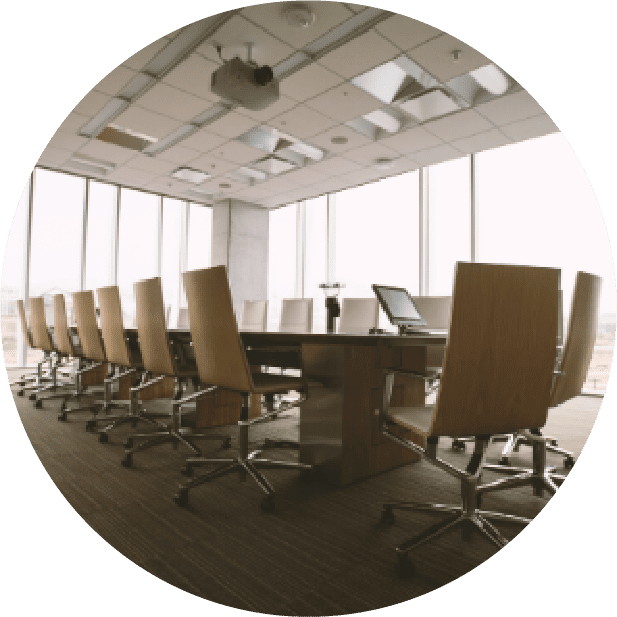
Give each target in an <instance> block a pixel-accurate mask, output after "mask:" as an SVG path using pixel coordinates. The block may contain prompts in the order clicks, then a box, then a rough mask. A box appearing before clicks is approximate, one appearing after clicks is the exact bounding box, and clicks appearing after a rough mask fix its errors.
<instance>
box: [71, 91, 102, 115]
mask: <svg viewBox="0 0 617 617" xmlns="http://www.w3.org/2000/svg"><path fill="white" fill-rule="evenodd" d="M110 100H111V96H109V95H107V94H103V93H102V92H96V91H95V90H91V91H90V92H88V94H86V96H84V98H83V99H81V101H79V103H77V105H75V108H74V109H73V112H75V113H78V114H83V115H86V116H88V119H90V118H92V116H94V115H96V114H97V113H98V112H99V111H101V109H103V107H104V106H105V104H106V103H108V102H109V101H110Z"/></svg>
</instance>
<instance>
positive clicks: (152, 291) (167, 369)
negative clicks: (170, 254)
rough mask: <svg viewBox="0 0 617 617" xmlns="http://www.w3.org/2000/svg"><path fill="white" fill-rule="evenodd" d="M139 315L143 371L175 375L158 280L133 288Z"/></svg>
mask: <svg viewBox="0 0 617 617" xmlns="http://www.w3.org/2000/svg"><path fill="white" fill-rule="evenodd" d="M134 290H135V306H136V313H137V335H138V337H139V349H140V350H141V359H142V361H143V365H144V368H145V369H146V370H147V371H150V372H152V373H156V374H158V375H172V376H173V375H175V374H176V371H175V367H174V361H173V357H172V355H171V351H170V349H169V339H168V338H167V328H166V327H165V305H164V303H163V290H162V288H161V279H160V278H159V277H156V278H151V279H147V280H145V281H139V282H137V283H135V285H134Z"/></svg>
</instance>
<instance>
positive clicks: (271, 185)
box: [265, 174, 298, 195]
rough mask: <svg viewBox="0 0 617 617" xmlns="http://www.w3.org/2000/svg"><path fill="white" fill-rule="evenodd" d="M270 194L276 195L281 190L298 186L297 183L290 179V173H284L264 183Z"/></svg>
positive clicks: (289, 189) (288, 189)
mask: <svg viewBox="0 0 617 617" xmlns="http://www.w3.org/2000/svg"><path fill="white" fill-rule="evenodd" d="M265 185H266V187H267V188H268V190H269V191H270V194H271V195H277V194H278V193H282V192H283V191H291V190H294V189H297V188H298V185H297V184H296V183H295V182H293V181H292V178H291V175H290V174H285V176H284V177H280V178H272V179H271V180H268V181H267V182H266V183H265Z"/></svg>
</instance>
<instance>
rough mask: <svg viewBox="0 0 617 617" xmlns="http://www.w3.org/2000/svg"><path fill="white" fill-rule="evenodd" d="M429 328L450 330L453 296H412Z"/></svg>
mask: <svg viewBox="0 0 617 617" xmlns="http://www.w3.org/2000/svg"><path fill="white" fill-rule="evenodd" d="M411 299H412V300H413V303H414V304H415V305H416V308H417V309H418V312H419V313H420V315H422V317H423V318H424V321H426V327H427V328H428V329H429V330H449V329H450V310H451V308H452V296H412V298H411Z"/></svg>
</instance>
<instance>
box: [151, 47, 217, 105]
mask: <svg viewBox="0 0 617 617" xmlns="http://www.w3.org/2000/svg"><path fill="white" fill-rule="evenodd" d="M217 68H218V65H217V64H216V63H214V62H211V61H210V60H206V59H205V58H202V57H201V56H199V55H197V54H194V53H193V54H191V55H190V56H189V57H188V58H186V60H183V61H182V62H180V64H178V65H177V66H176V67H175V68H174V69H172V70H171V71H169V73H167V75H165V77H164V78H163V82H165V83H166V84H169V85H170V86H173V87H174V88H178V89H179V90H184V91H185V92H188V93H190V94H194V95H196V96H198V97H200V98H202V99H206V100H207V101H218V100H219V97H218V96H217V95H216V94H213V93H212V91H211V90H210V78H211V76H212V73H213V72H214V71H215V70H216V69H217Z"/></svg>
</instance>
